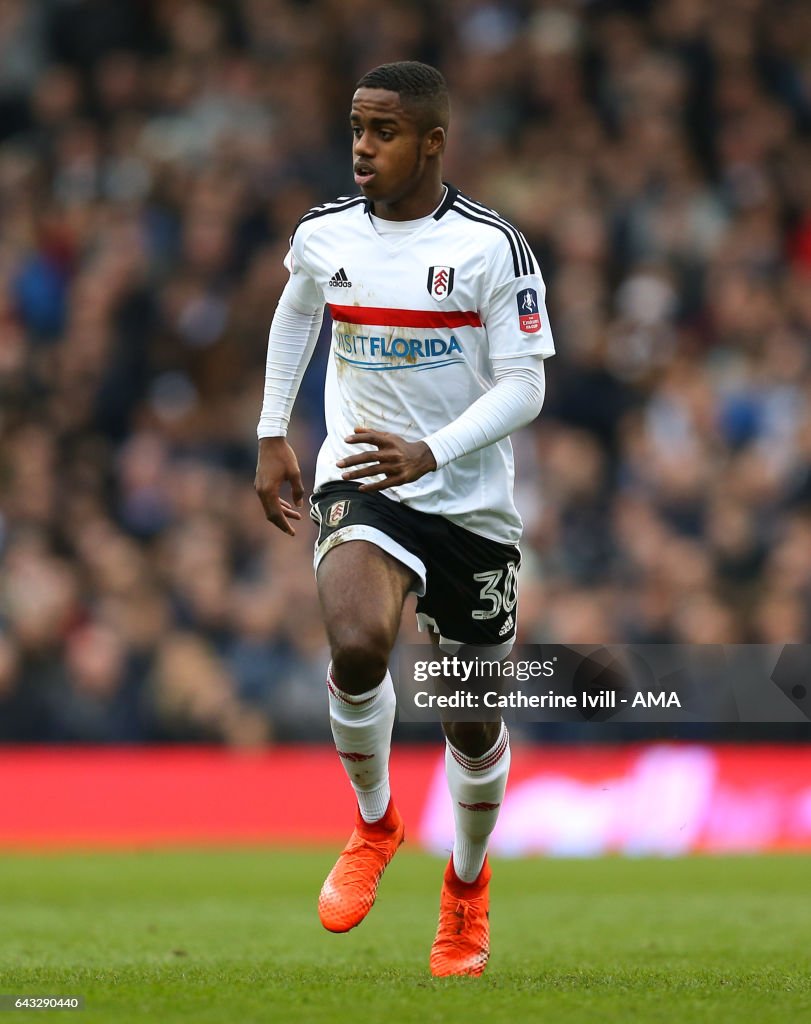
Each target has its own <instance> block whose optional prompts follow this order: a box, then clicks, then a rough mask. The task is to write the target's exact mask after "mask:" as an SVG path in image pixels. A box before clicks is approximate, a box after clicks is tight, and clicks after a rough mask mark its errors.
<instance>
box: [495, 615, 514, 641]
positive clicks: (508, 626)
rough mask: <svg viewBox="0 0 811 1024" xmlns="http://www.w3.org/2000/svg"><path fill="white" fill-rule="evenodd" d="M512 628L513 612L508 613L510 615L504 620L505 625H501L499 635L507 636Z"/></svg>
mask: <svg viewBox="0 0 811 1024" xmlns="http://www.w3.org/2000/svg"><path fill="white" fill-rule="evenodd" d="M512 628H513V617H512V614H510V615H508V616H507V618H506V619H505V620H504V625H503V626H502V627H501V629H500V630H499V631H498V635H499V636H505V635H506V634H507V633H509V632H510V630H511V629H512Z"/></svg>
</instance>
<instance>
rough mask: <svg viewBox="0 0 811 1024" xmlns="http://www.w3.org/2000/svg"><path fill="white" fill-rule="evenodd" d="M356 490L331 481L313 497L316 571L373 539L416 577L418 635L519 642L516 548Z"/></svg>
mask: <svg viewBox="0 0 811 1024" xmlns="http://www.w3.org/2000/svg"><path fill="white" fill-rule="evenodd" d="M358 487H359V485H358V484H356V483H352V482H347V483H341V482H335V483H328V484H325V485H324V487H322V488H321V489H320V490H318V491H317V492H316V493H315V494H314V495H313V496H312V497H311V498H310V516H311V517H312V519H313V520H314V522H315V523H316V524H317V525H318V528H319V529H318V539H317V541H316V544H315V567H316V569H317V568H318V564H319V562H320V561H321V559H322V558H323V557H324V555H325V554H326V553H327V552H328V551H329V550H330V549H331V548H333V547H335V546H336V545H337V544H342V543H344V542H345V541H349V540H366V541H369V542H370V543H372V544H376V545H377V546H378V547H380V548H382V549H383V550H384V551H386V552H388V553H389V554H390V555H392V557H394V558H396V559H397V560H398V561H400V562H402V563H403V564H404V565H406V566H408V568H409V569H411V570H412V571H413V572H414V574H415V575H416V576H417V578H418V579H419V581H420V582H419V585H418V586H417V587H415V592H416V594H417V620H418V622H419V625H420V629H432V630H433V631H434V632H436V633H439V635H440V638H441V641H442V642H443V646H446V645H447V646H455V645H461V644H465V645H467V644H470V645H475V646H487V647H498V648H501V649H502V650H500V651H499V654H502V653H506V652H507V651H509V649H510V648H511V647H512V644H513V642H514V640H515V623H516V610H517V608H516V606H517V585H516V584H517V581H516V575H517V572H518V567H519V565H520V564H521V554H520V552H519V550H518V548H517V547H514V546H513V545H511V544H500V543H498V542H497V541H494V540H488V539H487V538H486V537H480V536H479V535H478V534H475V533H471V532H470V531H469V530H465V529H463V528H462V527H461V526H457V525H456V524H455V523H452V522H450V520H448V519H445V518H444V517H443V516H438V515H433V514H431V513H428V512H418V511H417V510H416V509H413V508H410V507H409V506H408V505H403V504H402V503H400V502H397V501H392V499H391V498H386V497H384V496H383V495H381V494H378V493H374V492H373V493H371V494H365V493H363V492H361V491H360V490H359V489H358ZM494 653H495V652H494Z"/></svg>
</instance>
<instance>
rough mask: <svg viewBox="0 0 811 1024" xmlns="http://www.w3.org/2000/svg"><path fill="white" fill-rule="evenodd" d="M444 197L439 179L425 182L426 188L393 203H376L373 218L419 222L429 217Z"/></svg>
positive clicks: (442, 186)
mask: <svg viewBox="0 0 811 1024" xmlns="http://www.w3.org/2000/svg"><path fill="white" fill-rule="evenodd" d="M444 196H445V186H444V184H443V183H442V179H441V177H438V178H437V179H436V180H435V181H434V180H432V181H431V182H426V187H424V188H420V189H419V190H417V191H415V192H412V193H411V194H410V195H407V196H403V198H402V199H398V200H397V201H396V202H393V203H386V202H381V201H378V202H376V203H375V204H374V207H373V212H374V215H375V217H379V218H380V219H381V220H399V221H403V220H421V219H422V218H423V217H430V215H431V214H432V213H433V212H434V211H435V210H436V208H437V207H438V206H439V205H440V203H441V202H442V200H443V198H444Z"/></svg>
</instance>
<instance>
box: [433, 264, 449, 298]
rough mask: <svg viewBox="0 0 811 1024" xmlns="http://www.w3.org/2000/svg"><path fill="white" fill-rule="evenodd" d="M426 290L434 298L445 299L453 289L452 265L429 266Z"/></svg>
mask: <svg viewBox="0 0 811 1024" xmlns="http://www.w3.org/2000/svg"><path fill="white" fill-rule="evenodd" d="M428 291H429V292H430V293H431V297H432V298H434V299H438V300H442V299H447V297H448V296H449V295H450V293H451V292H452V291H453V267H429V268H428Z"/></svg>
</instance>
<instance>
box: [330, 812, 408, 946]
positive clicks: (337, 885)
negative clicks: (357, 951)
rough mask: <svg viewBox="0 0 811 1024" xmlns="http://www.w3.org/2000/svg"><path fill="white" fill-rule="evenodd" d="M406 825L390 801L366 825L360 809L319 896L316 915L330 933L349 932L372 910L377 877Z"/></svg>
mask: <svg viewBox="0 0 811 1024" xmlns="http://www.w3.org/2000/svg"><path fill="white" fill-rule="evenodd" d="M404 833H405V828H404V826H403V819H402V818H401V817H400V812H399V811H398V810H397V808H396V807H395V806H394V804H393V803H392V802H391V800H389V806H388V807H387V808H386V813H385V814H384V815H383V817H382V818H381V819H380V821H375V822H372V823H371V824H369V823H368V822H366V821H364V820H363V817H362V816H361V813H360V810H358V811H357V813H356V817H355V831H354V832H353V833H352V835H351V836H350V837H349V842H348V843H347V844H346V846H345V847H344V850H343V853H342V854H341V855H340V857H339V858H338V860H337V861H336V863H335V867H334V868H333V869H332V871H330V873H329V874H328V875H327V879H326V881H325V882H324V884H323V886H322V887H321V895H320V896H319V897H318V916H319V917H320V918H321V924H323V926H324V927H325V928H326V929H327V931H330V932H348V931H349V929H350V928H354V927H355V926H356V925H359V924H360V923H361V921H362V920H363V919H364V917H366V915H367V914H368V913H369V911H370V910H371V909H372V905H373V903H374V901H375V897H376V896H377V886H378V883H379V882H380V877H381V875H382V874H383V872H384V871H385V870H386V866H387V865H388V863H389V861H390V860H391V858H392V857H393V856H394V855H395V853H396V852H397V847H398V846H399V845H400V843H402V841H403V836H404Z"/></svg>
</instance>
